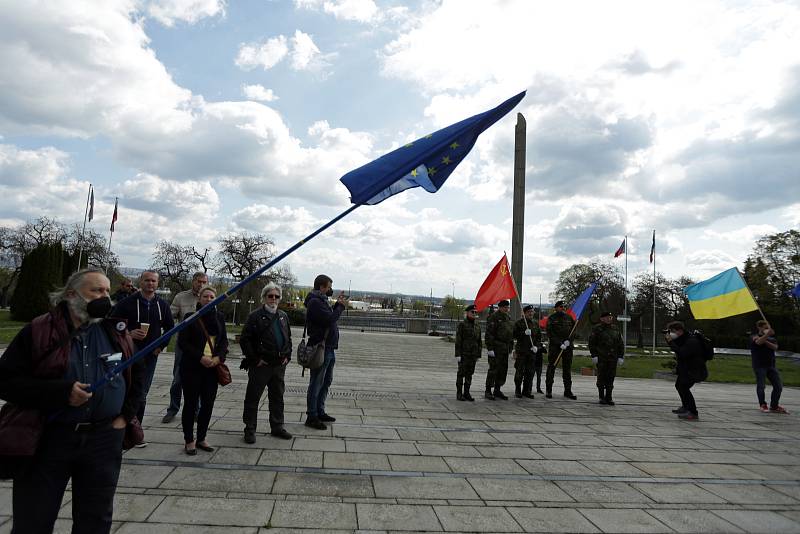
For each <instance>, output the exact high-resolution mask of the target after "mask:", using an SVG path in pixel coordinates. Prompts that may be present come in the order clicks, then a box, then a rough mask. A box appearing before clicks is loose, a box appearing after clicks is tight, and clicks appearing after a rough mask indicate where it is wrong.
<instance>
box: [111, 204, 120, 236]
mask: <svg viewBox="0 0 800 534" xmlns="http://www.w3.org/2000/svg"><path fill="white" fill-rule="evenodd" d="M118 204H119V199H118V198H115V199H114V215H112V216H111V233H112V234H113V233H114V223H115V222H117V205H118Z"/></svg>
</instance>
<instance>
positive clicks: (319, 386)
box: [306, 348, 336, 419]
mask: <svg viewBox="0 0 800 534" xmlns="http://www.w3.org/2000/svg"><path fill="white" fill-rule="evenodd" d="M335 363H336V353H335V352H334V350H333V349H329V348H326V349H325V361H324V362H323V363H322V366H321V367H319V368H318V369H314V370H312V371H311V379H310V380H309V383H308V395H307V396H306V411H307V413H308V417H309V418H310V419H314V418H316V417H320V416H321V415H324V414H325V399H326V398H327V396H328V389H329V388H330V387H331V383H332V382H333V366H334V364H335Z"/></svg>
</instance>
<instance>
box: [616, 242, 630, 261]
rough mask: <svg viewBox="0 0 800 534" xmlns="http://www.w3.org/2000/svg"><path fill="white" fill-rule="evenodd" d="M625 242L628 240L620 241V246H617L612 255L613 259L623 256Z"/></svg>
mask: <svg viewBox="0 0 800 534" xmlns="http://www.w3.org/2000/svg"><path fill="white" fill-rule="evenodd" d="M627 240H628V238H625V239H623V240H622V244H621V245H620V246H619V248H618V249H617V251H616V252H615V253H614V257H615V258H619V257H620V256H622V255H623V254H625V242H626V241H627Z"/></svg>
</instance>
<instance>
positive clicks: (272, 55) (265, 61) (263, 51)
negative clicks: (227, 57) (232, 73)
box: [234, 35, 289, 70]
mask: <svg viewBox="0 0 800 534" xmlns="http://www.w3.org/2000/svg"><path fill="white" fill-rule="evenodd" d="M288 53H289V45H288V44H287V40H286V36H284V35H278V36H277V37H270V38H269V39H267V40H266V41H264V42H263V43H260V44H259V43H250V44H242V45H240V46H239V54H238V55H237V56H236V59H235V60H234V63H236V66H237V67H239V68H240V69H243V70H252V69H254V68H256V67H263V69H264V70H268V69H271V68H272V67H274V66H275V65H277V64H278V63H280V62H281V61H282V60H283V58H285V57H286V55H287V54H288Z"/></svg>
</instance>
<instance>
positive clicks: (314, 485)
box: [272, 473, 375, 497]
mask: <svg viewBox="0 0 800 534" xmlns="http://www.w3.org/2000/svg"><path fill="white" fill-rule="evenodd" d="M272 493H273V494H275V495H321V496H326V497H374V496H375V492H374V491H373V490H372V481H371V480H370V478H369V477H368V476H366V475H329V474H321V473H278V474H277V477H276V478H275V484H274V486H273V487H272Z"/></svg>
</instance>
